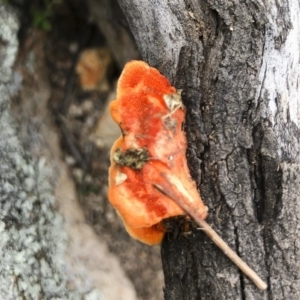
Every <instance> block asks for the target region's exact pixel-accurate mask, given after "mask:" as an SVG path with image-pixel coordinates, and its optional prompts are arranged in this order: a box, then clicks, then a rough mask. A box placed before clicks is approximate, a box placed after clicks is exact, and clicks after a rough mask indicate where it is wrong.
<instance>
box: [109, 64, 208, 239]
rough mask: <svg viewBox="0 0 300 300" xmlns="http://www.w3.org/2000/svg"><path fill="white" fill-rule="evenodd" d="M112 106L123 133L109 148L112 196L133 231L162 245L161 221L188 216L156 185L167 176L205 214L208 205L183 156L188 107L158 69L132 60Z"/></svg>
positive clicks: (185, 145) (204, 215)
mask: <svg viewBox="0 0 300 300" xmlns="http://www.w3.org/2000/svg"><path fill="white" fill-rule="evenodd" d="M110 110H111V115H112V117H113V119H114V120H115V121H116V122H117V123H118V124H119V126H120V127H121V130H122V133H123V134H122V136H121V137H120V138H119V139H118V140H117V141H116V142H115V144H114V145H113V147H112V150H111V167H110V169H109V178H110V179H109V193H108V196H109V200H110V202H111V203H112V205H113V206H114V207H115V208H116V210H117V211H118V213H119V214H120V216H121V217H122V219H123V222H124V225H125V227H126V229H127V231H128V232H129V234H130V235H131V236H132V237H134V238H136V239H138V240H140V241H142V242H144V243H147V244H149V245H152V244H158V243H160V242H161V240H162V238H163V236H164V231H165V230H164V227H163V226H162V223H161V221H162V220H163V219H166V218H169V217H173V216H177V215H183V214H185V212H184V211H183V209H182V208H181V207H179V206H178V205H177V204H176V203H175V202H174V201H173V200H171V199H170V198H169V197H168V196H166V195H164V194H162V193H161V192H160V191H159V190H158V189H157V188H155V186H154V185H153V184H157V185H159V184H163V183H164V181H165V180H166V179H165V178H164V176H165V175H167V176H170V177H172V178H173V180H174V181H175V182H176V185H178V190H177V191H176V192H177V194H178V197H179V196H180V197H182V195H185V196H184V197H185V199H186V201H188V202H189V203H190V205H193V206H194V207H197V208H198V210H199V211H200V212H201V215H202V218H205V217H206V214H207V208H206V206H205V205H204V204H203V202H202V200H201V198H200V196H199V193H198V191H197V188H196V185H195V183H194V181H193V180H192V179H191V177H190V174H189V170H188V167H187V161H186V157H185V152H186V147H187V143H186V137H185V133H184V131H183V130H182V124H183V122H184V119H185V109H184V106H183V104H182V101H181V96H180V92H178V91H176V89H175V88H174V87H172V86H171V84H170V83H169V81H168V80H167V79H166V78H165V77H164V76H163V75H161V74H160V73H159V71H158V70H156V69H154V68H151V67H150V66H149V65H147V64H146V63H145V62H142V61H132V62H130V63H128V64H127V65H126V66H125V68H124V71H123V73H122V75H121V77H120V79H119V82H118V87H117V99H116V100H115V101H113V102H112V103H111V106H110ZM180 190H182V191H181V192H180ZM183 191H184V192H183ZM182 192H183V194H182ZM180 193H181V194H180Z"/></svg>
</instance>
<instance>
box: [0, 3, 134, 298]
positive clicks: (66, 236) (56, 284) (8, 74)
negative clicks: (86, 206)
mask: <svg viewBox="0 0 300 300" xmlns="http://www.w3.org/2000/svg"><path fill="white" fill-rule="evenodd" d="M18 29H19V24H18V18H17V15H16V14H15V13H14V11H13V9H12V8H11V7H8V5H4V3H3V2H2V1H1V0H0V257H1V263H0V299H1V300H2V299H3V300H20V299H26V300H31V299H74V300H77V299H78V300H79V299H80V300H83V299H85V300H93V299H95V300H98V299H108V300H115V299H123V300H136V299H137V296H136V293H135V290H134V288H133V286H132V284H131V282H130V281H129V280H128V278H127V277H126V276H125V274H124V271H123V269H122V268H121V266H120V264H119V261H118V259H117V258H116V257H115V256H113V255H112V254H111V253H110V252H109V251H108V249H107V247H106V244H105V243H104V242H103V241H100V240H99V239H98V237H96V235H95V233H94V232H93V231H92V229H91V228H90V227H89V226H88V225H87V224H86V221H85V219H84V216H83V212H82V211H81V210H80V208H79V205H78V202H77V198H76V193H75V188H74V184H73V182H72V181H71V180H70V176H69V175H68V172H67V168H66V166H65V163H64V162H63V161H62V160H61V156H62V155H61V153H60V151H59V149H60V148H59V142H58V136H57V132H56V131H55V130H54V129H53V124H51V121H50V120H51V116H50V112H49V110H47V107H48V106H47V105H48V100H49V98H50V94H51V92H50V91H49V89H50V87H49V86H50V84H49V81H47V79H48V78H47V75H46V74H45V73H46V72H45V61H43V62H42V63H41V61H38V60H37V59H36V60H34V61H33V62H32V61H30V62H29V60H27V62H29V63H28V65H29V68H28V69H30V68H31V72H29V73H31V77H30V80H28V78H27V81H26V80H24V82H22V80H20V77H21V76H22V75H20V74H21V72H19V73H18V72H17V71H15V72H13V65H14V62H15V58H16V56H17V52H18V40H17V33H18ZM41 40H42V39H41ZM37 47H40V48H42V41H40V42H39V43H37ZM40 50H41V49H40ZM41 52H42V51H40V53H41ZM30 54H31V55H32V57H35V58H36V56H35V54H36V53H35V52H33V51H32V52H31V53H30ZM21 55H24V53H21ZM25 55H26V54H25ZM28 56H30V55H28ZM41 65H42V67H41ZM24 69H25V67H24ZM41 70H42V71H41ZM24 73H25V72H24ZM24 73H22V74H24ZM12 75H14V76H12ZM18 76H19V77H18ZM12 77H14V80H11V78H12ZM27 77H29V76H27ZM23 79H24V78H23ZM18 80H20V81H18ZM30 81H31V83H32V84H31V86H30V84H28V82H30ZM29 86H30V87H29ZM9 91H10V93H9ZM13 93H16V94H18V105H16V106H17V108H15V109H16V111H17V112H18V113H17V114H16V118H14V117H13V116H12V115H13V114H12V111H11V106H13V105H11V104H10V99H9V98H10V96H11V95H12V94H13ZM22 118H23V119H22ZM16 119H18V120H19V119H22V121H24V123H22V124H18V125H20V126H18V125H17V122H16ZM26 146H27V147H26ZM58 204H59V207H60V213H61V214H59V213H58V209H57V206H58ZM62 215H63V217H62Z"/></svg>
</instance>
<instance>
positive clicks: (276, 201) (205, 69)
mask: <svg viewBox="0 0 300 300" xmlns="http://www.w3.org/2000/svg"><path fill="white" fill-rule="evenodd" d="M119 4H120V6H121V8H122V10H123V12H124V14H125V16H126V17H127V20H128V22H129V25H130V27H131V30H132V32H133V34H134V37H135V39H136V43H137V46H138V48H139V51H140V53H141V56H142V58H143V60H145V61H146V62H148V63H149V64H150V65H151V66H153V67H156V68H157V69H159V70H160V71H161V72H162V73H163V74H164V75H165V76H166V77H167V78H168V79H169V80H170V81H171V83H172V84H173V85H174V86H175V87H176V88H178V89H182V90H183V100H184V103H185V105H186V108H187V119H186V131H187V137H188V142H189V149H188V153H187V157H188V161H189V165H190V170H191V174H192V176H193V178H194V179H195V180H196V182H197V184H198V187H199V190H200V193H201V195H202V197H203V200H204V202H205V203H206V205H207V206H208V207H209V217H208V220H207V221H208V223H210V224H211V225H212V226H213V228H214V229H215V230H216V231H217V232H219V233H220V235H221V236H222V237H223V238H224V240H225V241H227V243H228V244H229V245H230V246H231V247H232V248H233V249H235V250H236V252H237V253H238V254H239V255H240V256H241V257H242V258H243V259H244V260H245V261H246V262H247V263H248V264H249V265H250V266H251V267H252V268H254V270H255V271H257V272H258V274H259V275H260V276H261V277H262V278H264V279H265V280H266V281H267V282H268V286H269V287H268V290H267V291H265V292H262V291H259V290H257V288H256V287H255V286H253V284H252V283H251V282H250V281H249V280H248V279H247V278H245V277H244V276H243V275H242V274H241V273H240V272H239V271H238V270H237V269H236V268H235V267H234V266H233V265H232V263H231V262H230V261H229V260H228V259H227V258H226V257H225V255H223V253H221V251H220V250H219V249H217V247H216V246H215V245H214V244H212V242H211V241H209V239H208V238H207V237H206V236H205V234H203V232H201V231H200V230H198V229H197V228H194V229H192V232H191V234H189V235H186V234H185V235H182V234H179V235H178V234H174V232H173V233H172V232H171V233H169V234H167V235H166V237H165V239H164V241H163V244H162V260H163V265H164V273H165V284H166V286H165V299H168V300H169V299H176V300H180V299H227V300H228V299H255V300H258V299H299V298H300V281H299V275H300V262H299V260H298V259H297V257H298V255H299V242H298V241H299V235H300V234H299V229H300V222H299V216H300V208H299V203H300V175H299V168H300V164H299V149H300V148H299V136H300V134H299V126H300V94H299V88H300V87H299V86H300V85H299V80H300V75H299V74H300V72H299V70H300V68H299V52H300V47H299V45H300V34H299V31H300V26H299V19H300V8H299V1H298V0H289V1H284V2H282V3H279V2H278V1H261V0H254V1H253V0H244V1H242V0H233V1H221V0H219V1H217V0H198V1H196V0H186V1H183V0H174V1H154V0H151V1H148V0H119ZM173 225H174V224H173ZM179 228H180V225H179Z"/></svg>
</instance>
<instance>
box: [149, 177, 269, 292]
mask: <svg viewBox="0 0 300 300" xmlns="http://www.w3.org/2000/svg"><path fill="white" fill-rule="evenodd" d="M161 175H162V177H164V179H165V180H164V183H166V181H167V182H168V183H167V185H165V184H161V183H160V184H153V186H154V187H155V188H156V189H157V190H158V191H160V192H161V193H162V194H164V195H166V196H167V197H169V198H170V199H171V200H173V201H174V202H175V203H177V204H178V205H179V206H180V207H181V208H182V209H183V210H184V211H185V212H187V213H188V214H189V215H190V216H191V217H192V218H193V219H194V220H195V221H196V222H197V223H198V224H199V225H200V227H201V228H202V229H203V231H204V232H205V233H206V234H207V235H208V236H209V237H210V238H211V240H212V241H213V242H214V243H215V244H216V245H217V246H218V247H219V248H220V249H221V250H222V251H223V252H224V254H225V255H226V256H227V257H228V258H229V259H230V260H231V261H232V262H233V263H234V264H235V265H236V266H237V267H238V268H240V270H241V271H242V272H243V273H244V274H245V275H246V276H248V277H249V278H250V279H251V280H252V281H253V283H254V284H255V285H256V286H257V287H258V288H259V289H261V290H265V289H266V288H267V287H268V286H267V284H266V283H265V282H264V281H263V280H262V279H261V278H260V277H259V276H258V274H257V273H256V272H255V271H254V270H252V269H251V268H250V267H249V266H248V265H247V264H246V263H245V262H244V261H243V260H242V259H241V258H240V257H239V256H238V255H237V254H236V253H235V252H234V251H233V250H232V249H231V248H230V247H229V246H228V245H227V244H226V243H225V242H224V240H223V239H222V238H221V237H220V236H219V235H218V234H217V233H216V232H215V231H214V230H213V229H212V228H211V227H210V226H209V225H208V224H207V223H206V222H205V221H204V220H203V219H202V218H201V216H200V215H199V214H198V210H197V209H194V208H193V207H191V206H190V205H188V204H186V203H185V202H184V200H183V199H179V198H178V197H176V196H175V193H174V194H173V193H172V188H174V182H172V177H171V178H169V177H170V176H167V175H165V174H161Z"/></svg>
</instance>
